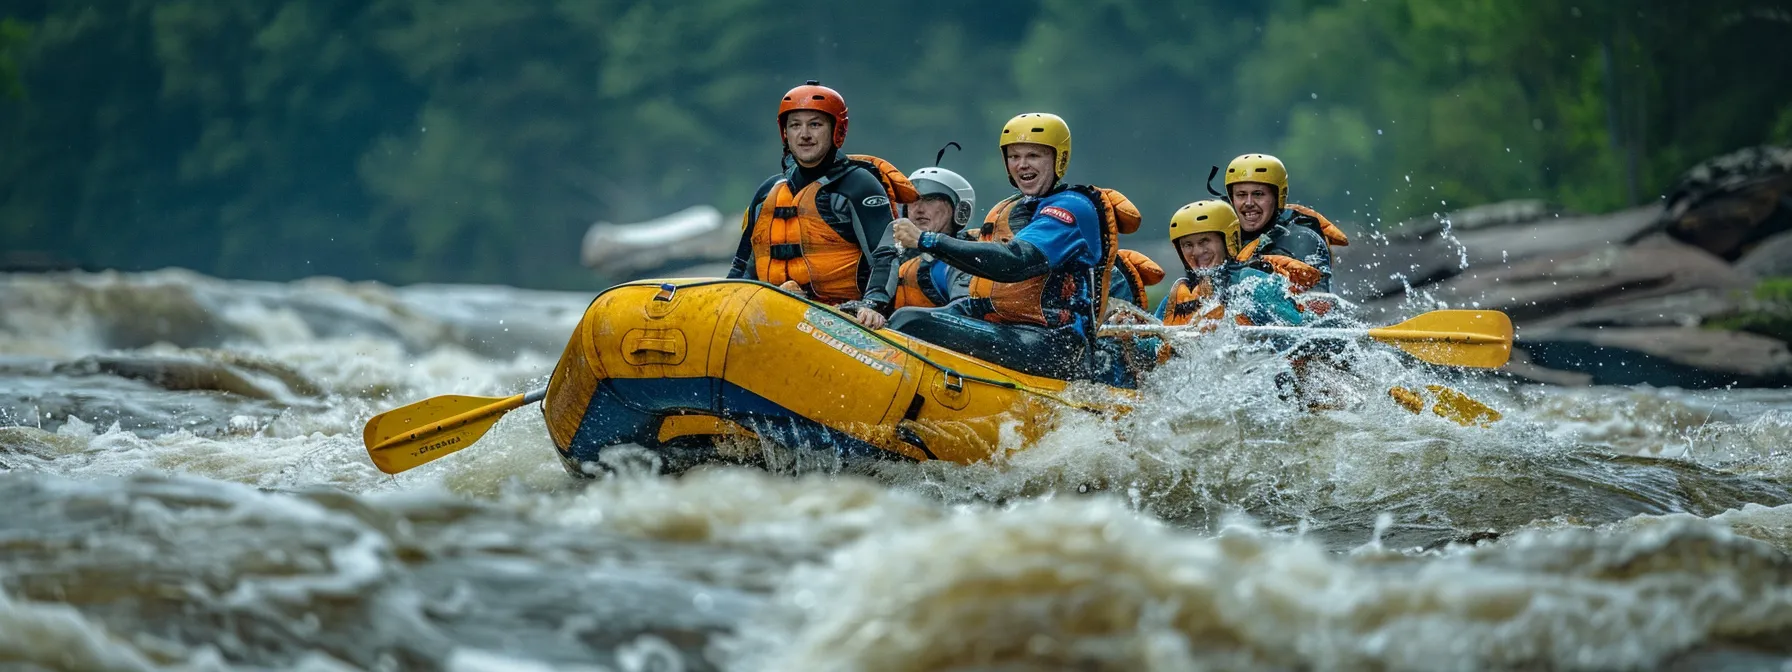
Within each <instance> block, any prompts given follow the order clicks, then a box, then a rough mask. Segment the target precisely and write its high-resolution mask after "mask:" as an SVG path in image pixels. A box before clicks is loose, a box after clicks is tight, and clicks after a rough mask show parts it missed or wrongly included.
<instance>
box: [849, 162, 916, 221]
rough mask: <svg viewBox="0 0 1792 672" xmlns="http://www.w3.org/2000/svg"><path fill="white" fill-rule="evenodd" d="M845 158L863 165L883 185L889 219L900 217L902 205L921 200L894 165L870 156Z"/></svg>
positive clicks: (912, 185) (912, 184)
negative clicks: (887, 197) (887, 200)
mask: <svg viewBox="0 0 1792 672" xmlns="http://www.w3.org/2000/svg"><path fill="white" fill-rule="evenodd" d="M846 158H847V159H848V160H851V161H857V162H859V163H860V164H863V165H864V166H865V168H866V169H867V170H870V171H871V174H872V175H876V176H877V181H879V182H882V183H884V195H886V196H889V197H890V216H891V217H901V216H902V209H901V207H900V206H901V205H902V204H904V203H913V202H915V201H918V200H920V199H921V192H919V191H916V190H915V185H914V183H912V182H909V181H908V176H907V175H903V174H902V171H900V170H897V169H896V165H895V164H892V163H890V162H889V161H885V160H883V159H880V158H877V157H875V156H872V155H870V154H847V155H846Z"/></svg>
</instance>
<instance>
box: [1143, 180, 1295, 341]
mask: <svg viewBox="0 0 1792 672" xmlns="http://www.w3.org/2000/svg"><path fill="white" fill-rule="evenodd" d="M1241 237H1242V231H1241V227H1240V225H1239V218H1238V215H1237V213H1235V212H1234V211H1233V210H1232V206H1230V205H1227V204H1226V203H1225V202H1223V201H1195V202H1193V203H1190V204H1188V205H1185V206H1182V208H1181V209H1179V210H1177V211H1176V214H1174V215H1172V216H1171V217H1170V244H1171V245H1174V246H1175V247H1176V254H1177V256H1179V257H1181V258H1182V267H1183V269H1185V270H1186V271H1187V275H1186V276H1185V277H1182V278H1178V279H1177V280H1176V284H1175V285H1174V286H1173V287H1171V288H1170V293H1169V295H1168V296H1165V297H1164V299H1163V301H1162V302H1160V303H1159V304H1158V305H1157V312H1156V315H1157V317H1158V318H1159V319H1162V320H1163V322H1164V324H1168V325H1183V324H1195V323H1203V324H1211V323H1212V322H1214V321H1217V320H1221V319H1224V318H1225V317H1227V316H1228V315H1230V316H1231V317H1232V318H1233V319H1234V320H1235V321H1236V322H1237V323H1239V324H1244V325H1277V324H1281V325H1298V324H1300V323H1301V321H1302V319H1301V318H1302V315H1301V311H1300V308H1299V307H1297V306H1296V305H1295V302H1294V299H1293V298H1292V297H1290V296H1289V284H1288V281H1287V279H1285V278H1283V277H1282V276H1280V275H1276V274H1271V273H1265V272H1263V271H1260V270H1257V269H1255V268H1251V267H1249V266H1247V265H1245V264H1244V263H1243V262H1240V261H1238V256H1239V252H1240V251H1241V247H1242V246H1241V244H1240V239H1241Z"/></svg>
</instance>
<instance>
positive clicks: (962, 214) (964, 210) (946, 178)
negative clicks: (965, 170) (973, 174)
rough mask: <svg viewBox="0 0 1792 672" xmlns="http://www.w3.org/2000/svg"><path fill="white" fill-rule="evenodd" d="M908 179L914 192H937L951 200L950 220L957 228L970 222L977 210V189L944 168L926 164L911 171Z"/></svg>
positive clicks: (921, 193) (923, 193)
mask: <svg viewBox="0 0 1792 672" xmlns="http://www.w3.org/2000/svg"><path fill="white" fill-rule="evenodd" d="M908 181H909V182H910V183H912V184H914V185H915V192H916V193H919V194H920V195H922V196H926V195H928V194H939V195H941V196H945V197H946V200H949V201H951V202H952V221H953V222H954V223H955V224H957V225H958V228H961V229H962V228H964V226H965V225H966V224H970V223H971V214H972V213H975V212H976V211H977V191H976V190H974V189H972V188H971V183H970V181H968V180H966V179H964V178H963V177H960V176H959V175H958V173H954V172H952V171H950V170H946V169H945V168H939V167H935V166H928V167H926V168H922V169H920V170H917V171H915V172H913V173H911V174H910V175H909V176H908Z"/></svg>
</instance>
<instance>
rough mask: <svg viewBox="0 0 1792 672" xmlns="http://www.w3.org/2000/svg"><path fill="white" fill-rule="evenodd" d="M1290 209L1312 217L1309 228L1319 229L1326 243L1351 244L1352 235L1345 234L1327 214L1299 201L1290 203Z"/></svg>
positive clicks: (1334, 244)
mask: <svg viewBox="0 0 1792 672" xmlns="http://www.w3.org/2000/svg"><path fill="white" fill-rule="evenodd" d="M1288 209H1289V210H1293V211H1295V212H1296V213H1299V214H1302V215H1306V216H1308V217H1312V218H1313V221H1312V222H1310V223H1307V228H1310V229H1312V230H1314V231H1318V232H1319V235H1320V236H1323V237H1324V238H1325V244H1327V245H1330V246H1332V247H1347V246H1349V245H1350V236H1346V235H1344V230H1343V229H1340V228H1338V225H1336V224H1333V223H1332V220H1329V219H1326V218H1325V215H1321V214H1319V211H1318V210H1314V209H1312V208H1309V207H1307V206H1304V205H1301V204H1299V203H1289V204H1288Z"/></svg>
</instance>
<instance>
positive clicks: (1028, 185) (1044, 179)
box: [1002, 142, 1058, 196]
mask: <svg viewBox="0 0 1792 672" xmlns="http://www.w3.org/2000/svg"><path fill="white" fill-rule="evenodd" d="M1002 156H1003V157H1004V158H1006V159H1007V161H1008V179H1011V180H1014V186H1016V187H1019V188H1020V193H1023V194H1026V195H1028V196H1039V195H1041V194H1044V193H1045V192H1046V190H1047V189H1050V188H1051V187H1052V182H1053V181H1054V180H1055V179H1057V174H1056V173H1054V172H1053V171H1052V160H1053V159H1056V158H1057V156H1058V150H1055V149H1052V148H1050V147H1047V146H1045V145H1039V144H1034V143H1030V142H1023V143H1018V144H1013V145H1009V146H1007V147H1003V148H1002Z"/></svg>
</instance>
